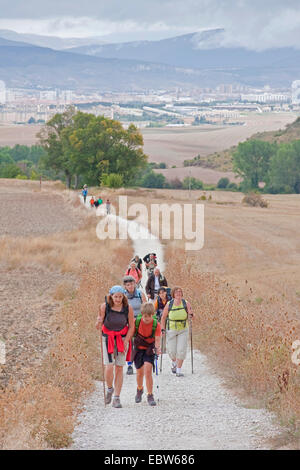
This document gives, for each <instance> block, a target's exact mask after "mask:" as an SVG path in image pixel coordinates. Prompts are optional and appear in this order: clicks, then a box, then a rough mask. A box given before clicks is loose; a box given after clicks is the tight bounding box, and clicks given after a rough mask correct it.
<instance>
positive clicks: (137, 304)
mask: <svg viewBox="0 0 300 470" xmlns="http://www.w3.org/2000/svg"><path fill="white" fill-rule="evenodd" d="M123 284H124V288H125V295H126V297H127V299H128V303H129V305H131V307H132V309H133V315H134V319H136V318H137V316H138V315H140V313H141V308H142V304H143V303H145V302H147V299H146V296H145V294H144V292H142V291H141V290H140V289H138V288H137V287H136V282H135V279H134V277H133V276H124V278H123ZM127 365H128V368H127V375H132V374H133V367H132V361H131V360H130V361H128V362H127Z"/></svg>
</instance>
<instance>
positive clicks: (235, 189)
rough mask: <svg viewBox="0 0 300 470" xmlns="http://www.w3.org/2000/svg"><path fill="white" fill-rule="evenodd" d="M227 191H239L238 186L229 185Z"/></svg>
mask: <svg viewBox="0 0 300 470" xmlns="http://www.w3.org/2000/svg"><path fill="white" fill-rule="evenodd" d="M226 189H230V190H231V191H238V190H239V188H238V185H237V184H236V183H229V185H228V186H227V188H226Z"/></svg>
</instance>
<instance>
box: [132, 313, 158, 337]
mask: <svg viewBox="0 0 300 470" xmlns="http://www.w3.org/2000/svg"><path fill="white" fill-rule="evenodd" d="M141 319H142V314H141V313H140V314H139V315H138V316H137V317H136V319H135V333H134V337H135V336H137V334H138V331H139V327H140V323H141ZM157 323H158V321H157V318H155V317H153V324H152V333H151V336H149V338H154V337H155V331H156V328H157ZM141 336H142V335H141Z"/></svg>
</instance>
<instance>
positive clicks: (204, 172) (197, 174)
mask: <svg viewBox="0 0 300 470" xmlns="http://www.w3.org/2000/svg"><path fill="white" fill-rule="evenodd" d="M154 171H155V173H161V174H162V175H164V176H165V177H166V179H167V180H169V181H171V180H174V179H175V178H178V179H179V180H180V181H182V180H183V179H184V178H186V177H187V176H191V177H193V178H197V179H199V180H201V181H203V183H205V184H217V183H218V181H219V179H220V178H228V179H229V181H230V182H232V183H237V184H238V183H239V182H240V181H241V178H237V177H236V176H235V174H234V173H233V172H231V171H218V170H211V169H210V168H202V167H200V166H192V167H191V166H190V167H185V168H168V169H166V170H164V169H160V170H154Z"/></svg>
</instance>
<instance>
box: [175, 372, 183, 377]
mask: <svg viewBox="0 0 300 470" xmlns="http://www.w3.org/2000/svg"><path fill="white" fill-rule="evenodd" d="M176 377H184V374H183V373H182V372H176Z"/></svg>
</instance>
